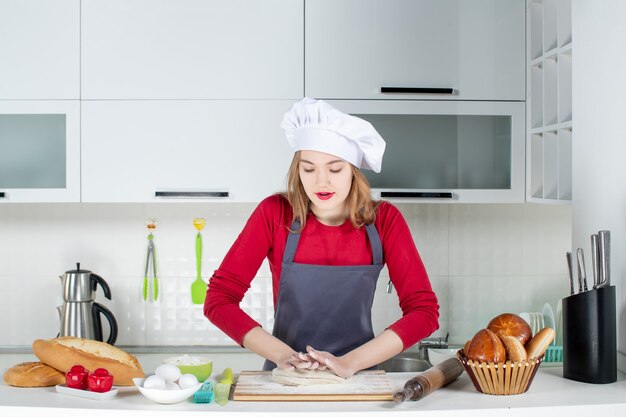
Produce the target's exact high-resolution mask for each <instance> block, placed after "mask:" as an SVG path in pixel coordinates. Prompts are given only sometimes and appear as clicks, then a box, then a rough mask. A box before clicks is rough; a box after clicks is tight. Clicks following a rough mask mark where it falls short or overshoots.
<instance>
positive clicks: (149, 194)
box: [82, 100, 293, 202]
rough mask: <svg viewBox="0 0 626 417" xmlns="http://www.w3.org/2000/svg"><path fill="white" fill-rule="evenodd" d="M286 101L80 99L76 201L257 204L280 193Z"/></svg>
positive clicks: (287, 157)
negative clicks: (79, 172)
mask: <svg viewBox="0 0 626 417" xmlns="http://www.w3.org/2000/svg"><path fill="white" fill-rule="evenodd" d="M291 104H292V101H291V100H267V101H265V100H247V101H242V100H223V101H222V100H150V101H145V100H123V101H115V100H102V101H83V102H82V201H84V202H160V201H195V200H196V199H198V198H199V199H202V200H201V201H231V202H233V201H234V202H258V201H261V200H262V199H263V198H264V197H266V196H268V195H270V194H272V193H274V192H278V191H281V190H283V189H284V188H285V176H286V173H287V169H288V168H289V164H290V162H291V157H292V155H293V152H291V149H290V147H289V145H288V144H287V141H286V140H285V135H284V132H283V131H282V129H281V128H280V121H281V119H282V116H283V113H284V112H285V111H287V110H288V109H289V108H290V106H291Z"/></svg>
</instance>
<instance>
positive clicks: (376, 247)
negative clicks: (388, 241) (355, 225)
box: [365, 223, 383, 265]
mask: <svg viewBox="0 0 626 417" xmlns="http://www.w3.org/2000/svg"><path fill="white" fill-rule="evenodd" d="M365 230H367V236H368V237H369V239H370V245H371V246H372V265H382V264H383V244H382V243H381V241H380V235H379V234H378V230H376V226H374V223H370V224H366V225H365Z"/></svg>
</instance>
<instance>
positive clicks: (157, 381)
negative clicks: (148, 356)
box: [143, 375, 165, 389]
mask: <svg viewBox="0 0 626 417" xmlns="http://www.w3.org/2000/svg"><path fill="white" fill-rule="evenodd" d="M143 387H144V388H154V389H163V388H165V380H164V379H163V378H161V377H160V376H158V375H150V376H149V377H148V378H146V380H145V381H143Z"/></svg>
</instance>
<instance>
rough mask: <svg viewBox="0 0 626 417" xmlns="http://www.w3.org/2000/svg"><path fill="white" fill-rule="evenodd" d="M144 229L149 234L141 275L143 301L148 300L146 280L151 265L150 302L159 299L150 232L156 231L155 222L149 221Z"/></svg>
mask: <svg viewBox="0 0 626 417" xmlns="http://www.w3.org/2000/svg"><path fill="white" fill-rule="evenodd" d="M146 227H147V228H148V231H149V232H150V233H149V234H148V252H147V254H146V270H145V273H144V275H143V299H144V301H147V300H148V292H149V291H148V290H149V288H150V280H149V279H148V271H149V270H150V264H152V300H153V301H157V299H158V298H159V281H158V279H157V267H156V252H155V248H154V235H153V234H152V231H153V230H154V229H156V220H154V219H149V220H148V221H147V222H146Z"/></svg>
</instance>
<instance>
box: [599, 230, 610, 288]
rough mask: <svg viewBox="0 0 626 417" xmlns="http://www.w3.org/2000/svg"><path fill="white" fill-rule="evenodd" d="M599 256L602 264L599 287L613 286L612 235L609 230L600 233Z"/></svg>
mask: <svg viewBox="0 0 626 417" xmlns="http://www.w3.org/2000/svg"><path fill="white" fill-rule="evenodd" d="M598 254H599V258H598V262H599V263H600V277H599V278H598V286H603V287H604V286H608V285H611V234H610V232H609V231H608V230H600V231H599V232H598Z"/></svg>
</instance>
